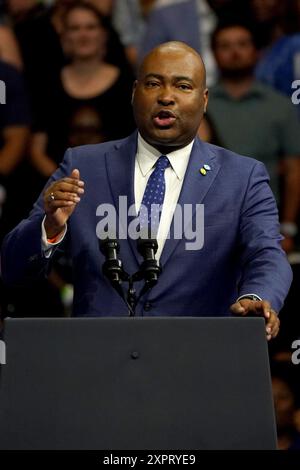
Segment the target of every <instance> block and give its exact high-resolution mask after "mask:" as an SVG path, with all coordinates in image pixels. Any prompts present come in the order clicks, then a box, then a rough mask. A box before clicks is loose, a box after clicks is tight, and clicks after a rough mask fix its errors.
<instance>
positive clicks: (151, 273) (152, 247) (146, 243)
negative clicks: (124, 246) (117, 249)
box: [137, 238, 162, 290]
mask: <svg viewBox="0 0 300 470" xmlns="http://www.w3.org/2000/svg"><path fill="white" fill-rule="evenodd" d="M157 248H158V244H157V240H156V239H155V238H139V239H138V243H137V249H138V252H139V253H140V254H141V255H142V257H143V258H144V261H143V263H142V265H141V272H142V275H143V278H144V279H145V281H146V286H145V287H147V290H148V289H150V288H152V287H153V286H155V284H156V283H157V281H158V277H159V275H160V274H161V271H162V268H161V265H160V263H159V262H158V261H157V260H156V259H155V253H156V252H157Z"/></svg>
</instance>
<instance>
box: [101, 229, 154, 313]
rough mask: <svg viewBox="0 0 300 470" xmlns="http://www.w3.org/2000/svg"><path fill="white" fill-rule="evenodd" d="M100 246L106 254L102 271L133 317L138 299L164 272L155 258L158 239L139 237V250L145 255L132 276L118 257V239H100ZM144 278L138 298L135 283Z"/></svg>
mask: <svg viewBox="0 0 300 470" xmlns="http://www.w3.org/2000/svg"><path fill="white" fill-rule="evenodd" d="M99 246H100V251H101V252H102V253H103V254H104V256H105V262H104V263H103V266H102V272H103V274H104V276H106V277H107V279H108V280H109V282H110V284H111V285H112V287H113V288H114V289H115V290H116V292H117V293H118V295H119V296H120V297H121V298H122V299H123V301H124V302H125V304H126V305H127V308H128V314H129V316H131V317H133V316H135V309H136V305H137V303H138V301H139V300H140V298H141V297H142V296H143V295H145V294H146V293H147V292H148V291H149V290H150V289H152V287H154V286H155V285H156V284H157V281H158V277H159V275H160V274H161V272H162V268H161V265H160V263H159V262H158V261H157V260H156V259H155V253H156V251H157V248H158V245H157V240H156V239H149V238H139V239H138V252H139V253H140V254H141V255H142V256H143V258H144V261H143V262H142V264H141V265H140V269H139V270H138V271H137V272H136V273H135V274H133V275H132V276H130V275H129V274H128V273H127V272H126V271H125V270H124V268H123V264H122V261H121V260H120V259H118V257H117V254H118V253H119V251H120V245H119V243H118V241H117V240H115V239H110V238H108V237H107V238H106V239H104V240H99ZM142 279H144V281H145V284H144V286H143V288H142V290H141V292H140V294H139V296H138V298H137V297H136V290H135V288H134V283H135V282H138V281H141V280H142ZM123 281H125V282H128V290H127V295H125V292H124V290H123V287H122V282H123Z"/></svg>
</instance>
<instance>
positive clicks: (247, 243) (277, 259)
mask: <svg viewBox="0 0 300 470" xmlns="http://www.w3.org/2000/svg"><path fill="white" fill-rule="evenodd" d="M281 240H282V237H281V235H280V234H279V220H278V210H277V206H276V202H275V199H274V196H273V194H272V191H271V189H270V186H269V176H268V174H267V171H266V169H265V166H264V165H263V164H262V163H260V162H257V163H256V165H255V166H254V168H253V170H252V173H251V176H250V178H249V181H248V188H247V191H246V195H245V198H244V201H243V209H242V213H241V218H240V262H241V267H242V276H241V280H240V285H239V295H243V294H247V293H249V292H255V293H256V294H257V295H259V296H260V297H261V298H262V299H265V300H268V301H270V303H271V306H272V308H274V309H275V310H276V311H277V312H279V311H280V309H281V308H282V306H283V302H284V299H285V297H286V295H287V293H288V290H289V288H290V285H291V282H292V270H291V267H290V265H289V263H288V261H287V258H286V254H285V252H284V251H283V250H282V248H281V245H280V242H281Z"/></svg>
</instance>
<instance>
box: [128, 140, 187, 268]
mask: <svg viewBox="0 0 300 470" xmlns="http://www.w3.org/2000/svg"><path fill="white" fill-rule="evenodd" d="M193 143H194V141H192V142H191V143H189V144H188V145H187V146H186V147H183V148H182V149H180V150H175V151H174V152H171V153H167V154H165V155H166V156H167V157H168V159H169V162H170V166H169V167H168V168H167V169H166V170H165V183H166V189H165V198H164V203H163V209H162V213H161V218H160V224H159V228H158V234H157V243H158V250H157V253H156V259H159V258H160V255H161V252H162V250H163V247H164V244H165V241H166V238H167V236H168V232H169V229H170V226H171V222H172V217H173V213H174V209H175V206H176V204H177V202H178V198H179V194H180V191H181V188H182V184H183V180H184V176H185V172H186V169H187V166H188V162H189V159H190V154H191V150H192V146H193ZM160 156H161V153H160V152H159V151H158V150H156V149H155V148H154V147H152V146H151V145H149V144H148V143H147V142H146V141H145V140H144V139H143V138H142V136H141V135H140V134H139V135H138V147H137V154H136V159H135V171H134V197H135V207H136V213H138V212H139V208H140V205H141V203H142V200H143V195H144V192H145V189H146V185H147V182H148V179H149V177H150V175H151V173H152V171H153V170H154V167H155V163H156V161H157V160H158V158H159V157H160Z"/></svg>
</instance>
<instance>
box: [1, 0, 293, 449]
mask: <svg viewBox="0 0 300 470" xmlns="http://www.w3.org/2000/svg"><path fill="white" fill-rule="evenodd" d="M170 40H181V41H184V42H186V43H188V44H189V45H191V46H192V47H194V48H195V49H196V50H197V51H199V52H200V53H201V55H202V57H203V59H204V62H205V65H206V69H207V84H208V87H209V93H210V94H209V96H210V99H209V106H208V111H207V114H206V115H205V119H204V121H203V123H202V124H201V126H200V128H199V136H200V137H201V138H202V139H203V140H206V141H208V142H211V143H213V144H216V145H221V146H223V147H226V148H228V149H230V150H232V151H235V152H237V153H239V154H241V155H246V156H250V157H254V158H256V159H258V160H261V161H262V162H264V163H265V165H266V167H267V169H268V171H269V174H270V184H271V187H272V189H273V192H274V194H275V197H276V199H277V202H278V207H279V213H280V223H281V232H282V234H283V235H284V237H285V238H284V240H283V242H282V243H283V248H284V249H285V250H286V252H287V255H288V257H289V260H290V262H291V265H292V267H293V271H294V281H293V284H292V288H291V291H290V294H289V296H288V298H287V301H286V305H285V307H284V309H283V310H282V312H281V314H280V317H281V324H282V328H281V334H280V335H279V337H278V339H276V340H275V341H273V343H272V344H271V346H270V357H271V361H272V367H273V369H272V370H273V388H274V400H275V407H276V417H277V424H278V435H279V447H280V448H286V449H287V448H297V447H298V448H300V438H299V432H300V411H299V410H300V380H299V379H298V382H297V380H296V379H295V377H296V376H297V374H296V373H295V370H296V369H297V365H294V364H293V363H292V361H291V354H292V352H293V351H292V348H291V345H292V342H293V341H294V340H296V339H297V338H300V318H299V317H298V315H297V305H296V294H297V288H298V286H299V285H300V284H299V282H300V271H299V270H300V242H299V240H300V237H299V225H300V224H299V214H300V211H299V207H300V121H299V120H300V104H299V103H298V101H300V1H299V0H284V1H283V0H85V1H78V0H75V1H74V0H44V1H39V0H0V81H2V85H3V83H4V84H5V87H3V86H1V87H0V242H1V241H2V239H3V237H4V236H5V234H6V233H7V232H8V231H9V230H10V229H11V228H13V227H14V226H15V225H16V224H17V223H18V222H19V221H20V220H21V219H22V218H24V217H26V216H27V215H28V212H29V211H30V208H31V206H32V204H33V202H34V201H35V200H36V198H37V196H38V194H39V192H40V191H41V190H42V188H43V186H44V184H45V182H46V181H47V179H48V178H49V176H50V175H51V174H52V173H53V172H54V171H55V169H56V168H57V166H58V165H59V163H60V161H61V160H62V157H63V154H64V151H65V150H66V148H67V147H69V146H71V147H72V146H76V145H82V144H90V143H92V144H93V143H98V142H104V141H107V140H111V139H119V138H123V137H125V136H127V135H128V134H130V133H131V132H132V131H133V130H134V128H135V125H134V121H133V116H132V111H131V104H130V101H131V89H132V84H133V81H134V78H135V74H136V70H137V67H138V64H139V62H140V61H141V59H142V58H143V57H144V55H145V54H146V53H147V52H148V51H149V50H150V49H152V47H154V46H156V45H158V44H159V43H161V42H165V41H170ZM0 85H1V82H0ZM298 89H299V92H298V93H297V90H298ZM241 158H242V157H241ZM0 296H1V297H0V302H1V315H2V317H3V318H4V317H5V316H31V317H32V316H68V315H69V314H70V310H71V304H72V262H71V260H70V259H69V258H68V256H67V255H65V256H63V257H57V260H56V261H55V263H54V264H53V267H52V269H51V272H50V273H49V275H48V278H47V279H40V280H38V281H36V282H35V283H31V284H30V285H27V286H23V287H19V288H8V287H5V286H3V285H2V284H0ZM298 367H300V365H299V366H298ZM298 375H299V374H298Z"/></svg>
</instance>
